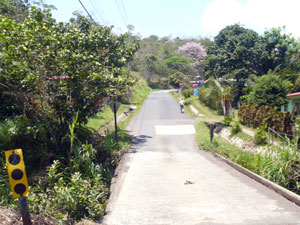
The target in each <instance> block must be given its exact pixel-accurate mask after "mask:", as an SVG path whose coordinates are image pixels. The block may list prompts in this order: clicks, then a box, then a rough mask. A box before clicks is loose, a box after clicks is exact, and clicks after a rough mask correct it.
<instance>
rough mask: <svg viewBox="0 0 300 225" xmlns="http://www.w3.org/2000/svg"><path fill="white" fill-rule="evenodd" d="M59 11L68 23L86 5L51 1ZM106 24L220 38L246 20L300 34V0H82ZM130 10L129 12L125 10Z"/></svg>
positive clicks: (248, 25)
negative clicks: (76, 11)
mask: <svg viewBox="0 0 300 225" xmlns="http://www.w3.org/2000/svg"><path fill="white" fill-rule="evenodd" d="M45 2H46V3H47V4H52V5H54V6H56V7H57V9H58V10H56V11H53V16H54V17H55V18H56V19H57V21H63V22H67V21H68V20H69V19H70V18H71V17H72V12H74V11H75V10H79V11H81V12H83V13H84V9H83V8H82V6H81V5H80V3H79V0H45ZM81 2H82V3H83V4H84V6H85V7H86V8H87V10H88V11H89V12H90V14H91V15H92V17H93V18H94V19H95V20H96V21H97V22H99V23H100V24H104V25H108V26H111V25H113V26H114V27H115V31H116V32H123V31H125V30H126V26H127V25H128V24H132V25H133V26H134V27H135V31H134V32H135V33H138V34H140V35H141V36H142V37H148V36H150V35H157V36H159V37H164V36H171V37H172V38H175V37H178V36H179V37H181V38H189V37H195V38H198V37H214V36H216V35H217V34H218V32H219V31H220V30H221V29H222V28H224V27H225V26H227V25H231V24H234V23H240V24H242V25H244V27H246V28H250V29H253V30H255V31H257V32H259V33H262V32H263V31H264V30H266V29H270V28H272V27H279V26H280V27H281V26H285V27H286V28H285V30H286V32H287V33H291V34H292V35H294V36H295V37H300V26H299V25H298V22H299V21H300V13H299V8H300V0H151V1H150V0H81ZM124 9H125V10H124Z"/></svg>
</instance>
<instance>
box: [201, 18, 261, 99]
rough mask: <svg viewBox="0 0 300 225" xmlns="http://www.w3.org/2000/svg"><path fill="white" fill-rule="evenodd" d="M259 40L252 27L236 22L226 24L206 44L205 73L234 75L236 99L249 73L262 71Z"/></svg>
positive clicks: (216, 76) (225, 77)
mask: <svg viewBox="0 0 300 225" xmlns="http://www.w3.org/2000/svg"><path fill="white" fill-rule="evenodd" d="M258 43H260V37H259V35H258V34H257V33H256V32H255V31H253V30H250V29H246V28H244V27H242V26H240V25H239V24H235V25H231V26H227V27H226V28H224V29H223V30H221V31H220V33H219V34H218V35H217V36H216V37H215V42H214V43H212V44H211V45H209V46H208V48H207V54H208V56H207V57H206V60H205V63H204V70H205V75H206V77H211V76H213V77H215V78H222V79H225V80H229V79H233V80H234V83H233V84H234V88H236V89H237V96H236V100H238V99H239V97H240V96H241V95H242V94H243V92H242V90H243V88H244V87H245V85H246V83H247V81H248V78H249V76H250V75H251V74H254V75H260V74H262V70H261V66H260V60H261V56H262V54H263V51H264V50H263V49H262V48H261V47H260V46H259V45H258Z"/></svg>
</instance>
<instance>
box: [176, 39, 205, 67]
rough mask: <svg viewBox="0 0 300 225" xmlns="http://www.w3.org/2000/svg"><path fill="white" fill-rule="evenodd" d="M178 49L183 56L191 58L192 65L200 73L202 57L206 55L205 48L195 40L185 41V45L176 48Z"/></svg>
mask: <svg viewBox="0 0 300 225" xmlns="http://www.w3.org/2000/svg"><path fill="white" fill-rule="evenodd" d="M178 51H179V52H181V53H183V55H184V56H186V57H188V58H190V59H192V60H193V61H194V62H193V64H192V65H193V66H194V67H195V68H196V69H197V70H198V71H199V72H200V73H201V69H202V68H201V66H202V62H203V58H204V57H205V56H206V55H207V54H206V50H205V48H204V47H203V46H202V45H201V44H200V43H196V42H187V43H186V44H185V45H183V46H181V47H179V48H178Z"/></svg>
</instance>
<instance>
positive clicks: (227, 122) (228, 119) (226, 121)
mask: <svg viewBox="0 0 300 225" xmlns="http://www.w3.org/2000/svg"><path fill="white" fill-rule="evenodd" d="M232 121H233V119H232V116H230V115H229V116H225V117H224V125H225V126H230V124H231V122H232Z"/></svg>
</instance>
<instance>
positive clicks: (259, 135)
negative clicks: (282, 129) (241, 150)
mask: <svg viewBox="0 0 300 225" xmlns="http://www.w3.org/2000/svg"><path fill="white" fill-rule="evenodd" d="M254 143H255V144H256V145H265V144H267V134H266V131H265V129H263V126H262V127H259V128H257V129H256V130H255V134H254Z"/></svg>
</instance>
